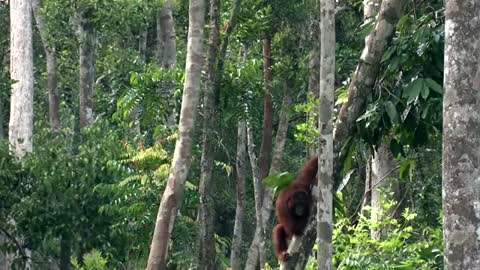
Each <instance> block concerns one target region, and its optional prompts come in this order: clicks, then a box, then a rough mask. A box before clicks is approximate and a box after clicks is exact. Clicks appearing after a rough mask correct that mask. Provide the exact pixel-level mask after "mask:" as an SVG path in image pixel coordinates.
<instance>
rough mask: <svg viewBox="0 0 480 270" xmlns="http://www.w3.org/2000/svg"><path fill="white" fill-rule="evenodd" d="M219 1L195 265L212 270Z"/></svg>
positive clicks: (213, 18)
mask: <svg viewBox="0 0 480 270" xmlns="http://www.w3.org/2000/svg"><path fill="white" fill-rule="evenodd" d="M219 4H220V3H219V0H210V40H209V49H208V62H207V85H206V87H205V91H204V95H203V139H202V141H203V142H202V148H203V149H202V158H201V164H200V187H199V192H200V209H199V219H200V224H199V225H200V245H199V254H198V255H199V257H198V262H199V263H198V268H199V269H201V270H210V269H215V268H216V267H215V238H214V230H213V220H214V216H215V215H214V209H213V198H212V197H213V195H212V188H211V187H212V171H213V156H214V151H213V150H214V148H213V145H214V143H215V140H214V136H215V131H216V125H215V123H216V122H217V121H216V119H217V108H216V106H217V105H216V102H215V91H216V90H217V89H214V87H215V81H216V79H215V75H216V72H215V65H216V62H217V56H218V39H219V30H218V25H219V22H218V20H219V16H220V7H219Z"/></svg>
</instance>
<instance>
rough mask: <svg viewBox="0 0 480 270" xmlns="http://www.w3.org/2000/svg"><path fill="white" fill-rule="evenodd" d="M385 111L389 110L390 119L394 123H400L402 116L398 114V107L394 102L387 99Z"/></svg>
mask: <svg viewBox="0 0 480 270" xmlns="http://www.w3.org/2000/svg"><path fill="white" fill-rule="evenodd" d="M385 111H386V112H387V114H388V117H390V121H392V124H394V125H396V124H399V123H400V116H399V115H398V111H397V108H395V105H393V102H391V101H387V102H386V103H385Z"/></svg>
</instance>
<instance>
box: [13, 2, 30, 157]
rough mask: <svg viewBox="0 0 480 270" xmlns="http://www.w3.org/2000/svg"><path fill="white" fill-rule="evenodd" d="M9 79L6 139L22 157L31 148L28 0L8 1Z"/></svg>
mask: <svg viewBox="0 0 480 270" xmlns="http://www.w3.org/2000/svg"><path fill="white" fill-rule="evenodd" d="M10 78H11V80H12V81H14V83H13V84H12V94H11V97H10V122H9V125H8V133H9V134H8V138H9V142H10V145H11V148H12V151H13V153H14V154H15V156H16V157H18V158H22V157H23V156H24V155H25V154H26V153H27V152H32V148H33V144H32V135H33V46H32V5H31V1H29V0H18V1H12V2H10Z"/></svg>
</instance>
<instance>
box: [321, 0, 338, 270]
mask: <svg viewBox="0 0 480 270" xmlns="http://www.w3.org/2000/svg"><path fill="white" fill-rule="evenodd" d="M320 16H321V17H320V33H321V38H320V43H321V44H322V46H321V49H320V94H319V97H320V110H319V114H318V118H319V120H318V131H319V135H320V138H319V144H318V145H319V155H318V201H317V246H318V252H317V260H318V269H319V270H329V269H332V228H333V182H334V181H333V106H334V98H335V95H334V93H335V1H334V0H321V1H320Z"/></svg>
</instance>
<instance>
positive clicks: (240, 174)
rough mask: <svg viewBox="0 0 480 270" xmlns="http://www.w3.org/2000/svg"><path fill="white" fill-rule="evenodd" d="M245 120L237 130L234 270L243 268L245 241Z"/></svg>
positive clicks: (233, 241)
mask: <svg viewBox="0 0 480 270" xmlns="http://www.w3.org/2000/svg"><path fill="white" fill-rule="evenodd" d="M246 131H247V130H246V124H245V120H239V121H238V131H237V158H236V169H237V181H236V201H237V207H236V208H235V225H234V227H233V239H232V252H231V255H230V265H231V267H232V270H240V269H241V268H242V260H241V251H242V250H241V247H242V241H243V222H244V219H245V177H246V171H245V169H246V168H245V166H246V160H247V159H246V149H245V148H246V147H245V146H246V142H247V138H246V137H247V132H246Z"/></svg>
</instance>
